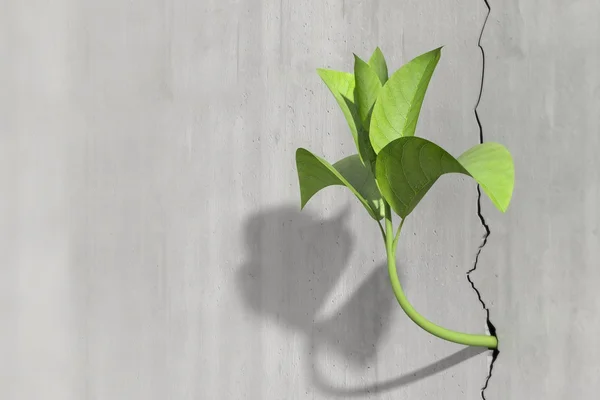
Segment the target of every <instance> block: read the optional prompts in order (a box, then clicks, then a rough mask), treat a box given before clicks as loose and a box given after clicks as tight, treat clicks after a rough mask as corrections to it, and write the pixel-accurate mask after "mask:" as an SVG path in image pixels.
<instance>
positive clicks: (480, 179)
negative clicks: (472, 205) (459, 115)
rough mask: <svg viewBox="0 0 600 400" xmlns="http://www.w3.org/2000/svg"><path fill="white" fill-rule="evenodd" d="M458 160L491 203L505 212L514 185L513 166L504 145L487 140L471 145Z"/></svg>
mask: <svg viewBox="0 0 600 400" xmlns="http://www.w3.org/2000/svg"><path fill="white" fill-rule="evenodd" d="M458 162H459V163H461V164H462V166H463V167H464V168H465V169H466V170H467V172H469V174H470V175H471V176H472V177H473V178H474V179H475V180H476V181H477V183H479V185H480V186H481V189H483V191H484V192H485V194H487V195H488V197H489V198H490V200H492V203H494V205H495V206H496V208H498V209H499V210H500V211H502V212H506V210H507V209H508V205H509V204H510V200H511V198H512V193H513V188H514V185H515V167H514V164H513V159H512V156H511V155H510V152H509V151H508V150H507V149H506V147H504V146H502V145H501V144H498V143H493V142H487V143H482V144H478V145H476V146H473V147H471V148H470V149H469V150H467V151H465V152H464V153H463V154H461V155H460V157H458Z"/></svg>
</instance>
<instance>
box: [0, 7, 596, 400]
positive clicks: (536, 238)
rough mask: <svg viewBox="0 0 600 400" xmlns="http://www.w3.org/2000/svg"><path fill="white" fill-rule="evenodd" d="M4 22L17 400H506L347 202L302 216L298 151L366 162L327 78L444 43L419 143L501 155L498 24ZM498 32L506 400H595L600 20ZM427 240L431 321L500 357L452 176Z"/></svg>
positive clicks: (414, 224) (475, 239) (413, 15)
mask: <svg viewBox="0 0 600 400" xmlns="http://www.w3.org/2000/svg"><path fill="white" fill-rule="evenodd" d="M522 3H525V2H522ZM5 4H6V7H3V12H2V13H0V29H1V34H0V84H1V86H2V88H3V89H2V91H1V92H0V129H1V135H0V140H1V141H2V142H1V146H0V152H1V155H0V171H1V172H0V174H1V177H2V178H1V179H2V183H1V187H2V188H3V195H2V196H0V208H1V214H0V215H1V220H0V232H1V235H2V240H1V241H0V246H1V247H0V257H1V258H0V261H1V263H2V268H1V269H0V296H1V297H0V299H1V301H0V320H1V321H2V329H0V356H1V359H2V362H1V363H0V398H2V399H11V400H12V399H16V400H29V399H36V400H37V399H40V398H44V399H48V400H55V399H56V400H58V399H60V400H70V399H90V400H91V399H111V400H112V399H115V400H118V399H127V400H137V399H140V400H141V399H144V400H146V399H161V400H162V399H269V400H270V399H309V398H310V399H330V398H343V399H347V398H364V399H392V398H393V399H440V398H444V399H467V400H469V399H480V398H481V393H480V389H481V387H482V386H483V385H484V383H485V381H486V377H487V373H488V362H489V359H490V354H489V352H481V351H478V350H473V349H468V348H467V349H465V348H463V347H461V346H458V345H453V344H450V343H446V342H444V341H441V340H439V339H436V338H434V337H432V336H430V335H428V334H426V333H425V332H423V331H421V330H420V328H418V327H417V326H415V325H414V324H413V323H412V322H410V321H409V320H408V318H407V317H406V316H405V315H404V314H403V312H402V311H401V309H400V308H399V306H398V305H397V304H396V303H395V302H394V299H393V296H392V293H391V288H390V287H389V284H388V282H387V279H386V278H387V277H386V271H385V270H384V269H383V263H384V247H383V244H382V243H381V238H380V235H379V232H378V228H377V226H376V225H375V224H374V223H373V221H372V220H370V218H369V217H368V215H367V214H366V212H365V211H364V209H362V207H361V206H360V204H359V203H358V202H357V201H356V200H355V199H353V198H352V196H351V194H350V193H348V192H347V191H345V190H344V189H343V188H328V189H327V190H326V191H324V192H322V193H320V194H319V195H318V196H317V197H315V198H314V199H313V200H312V201H311V202H310V204H309V206H308V207H307V208H306V209H305V210H304V211H302V212H300V211H299V192H298V183H297V175H296V169H295V162H294V152H295V150H296V148H298V147H306V148H309V149H311V150H313V151H314V152H315V153H317V154H320V155H322V156H325V157H326V158H327V159H329V160H331V161H335V160H337V159H339V158H342V157H343V156H346V155H349V154H352V153H354V152H355V150H354V146H353V143H352V140H351V136H350V133H349V132H348V129H347V127H346V126H345V122H344V120H343V117H342V114H341V112H340V111H339V110H338V109H337V105H336V104H335V102H334V100H333V98H332V96H331V95H330V93H329V92H328V91H327V88H326V87H325V85H324V84H323V83H322V82H321V81H320V80H319V78H318V76H317V74H316V72H315V69H316V68H318V67H330V68H334V69H343V70H348V71H350V70H351V68H352V52H355V53H357V54H358V55H361V56H363V57H364V58H366V57H368V56H369V55H370V53H371V52H372V50H373V49H374V48H375V46H377V45H379V46H381V48H382V50H383V51H384V53H385V54H386V56H387V58H388V63H389V65H390V68H391V69H392V70H395V69H396V68H398V67H399V66H400V65H401V64H402V63H404V62H407V61H408V60H410V59H411V58H412V57H414V56H417V55H419V54H421V53H423V52H425V51H428V50H431V49H433V48H435V47H437V46H440V45H445V47H444V50H443V55H442V59H441V61H440V64H439V66H438V69H437V71H436V73H435V75H434V78H433V80H432V83H431V86H430V90H429V93H428V95H427V97H426V99H425V104H424V108H423V111H422V113H421V121H420V123H419V127H418V132H417V134H418V135H420V136H423V137H426V138H428V139H431V140H434V141H436V142H438V143H440V144H441V145H443V146H444V147H446V148H448V149H449V150H450V152H451V153H453V154H460V152H462V151H463V150H465V149H466V148H468V147H470V146H472V145H474V144H476V143H478V142H479V133H480V132H479V129H478V126H477V123H476V120H475V115H474V112H473V111H474V110H473V108H474V106H475V104H476V102H477V99H478V96H479V90H480V85H481V72H482V54H481V52H480V49H479V47H478V38H479V34H480V32H481V28H482V26H483V23H484V19H485V16H486V13H487V8H486V6H485V3H484V2H483V1H482V0H466V1H461V2H459V3H456V2H440V1H421V2H408V1H402V2H397V1H392V0H380V1H370V2H365V1H359V0H346V1H333V0H329V1H322V0H310V1H303V2H295V1H290V0H283V1H279V0H238V1H225V0H210V1H207V0H201V1H193V0H178V1H174V0H162V1H160V0H159V1H154V2H148V1H141V0H134V1H128V2H123V1H118V0H105V1H79V2H77V1H73V0H58V1H54V2H52V3H51V4H50V3H46V2H40V1H18V0H8V1H7V2H5ZM492 7H493V12H492V16H491V17H490V20H489V21H488V24H487V28H486V32H485V35H484V41H483V45H484V48H486V56H487V61H486V75H485V85H486V86H485V90H484V98H483V101H482V104H481V106H480V114H481V116H482V122H483V125H484V137H485V139H486V140H492V139H497V140H499V141H501V142H503V143H506V144H507V145H508V147H509V148H510V149H511V151H512V152H513V153H514V155H515V161H516V165H517V177H518V178H517V188H516V192H515V198H514V204H513V206H512V208H511V209H510V211H509V213H508V214H507V215H497V214H495V213H494V211H493V210H491V208H490V207H489V203H486V201H485V199H484V200H483V201H482V204H483V212H484V216H485V218H486V221H487V222H488V224H489V225H490V227H491V230H492V235H491V236H490V240H489V242H488V244H487V245H486V246H485V247H484V249H483V251H482V253H481V258H480V262H479V268H478V270H477V271H476V272H475V273H474V274H473V277H474V280H475V284H476V285H477V286H478V288H479V290H480V292H481V294H482V296H483V299H484V301H487V302H488V304H489V305H490V307H491V317H492V322H494V324H495V326H496V328H497V329H498V331H499V333H500V340H501V346H502V347H501V350H502V351H501V354H500V357H499V358H498V361H497V362H496V364H495V368H494V376H493V377H492V380H491V381H490V385H489V387H488V391H487V392H486V393H487V397H488V399H521V398H522V399H532V398H534V399H536V398H548V399H549V398H556V399H563V398H565V397H570V398H577V399H579V398H591V397H590V396H592V395H591V393H595V392H594V391H593V385H597V384H598V383H597V381H592V379H593V378H594V377H596V376H598V365H599V363H598V361H597V360H598V349H596V348H594V347H593V343H594V338H595V337H596V336H597V335H595V333H594V331H595V330H597V327H598V324H597V319H594V318H595V315H594V314H597V312H598V310H599V309H600V304H599V303H598V300H597V297H593V294H594V290H593V289H594V285H595V283H596V282H597V281H598V278H599V274H600V272H598V269H597V268H596V269H595V264H597V260H598V258H599V257H598V256H599V253H598V250H597V249H596V248H595V245H597V244H598V237H597V234H598V233H597V229H598V217H597V213H596V212H595V206H596V205H597V200H598V198H597V188H598V185H597V182H598V172H597V170H598V168H590V167H591V166H594V165H596V166H597V165H598V164H597V163H598V161H597V160H596V159H595V158H594V154H593V152H594V150H595V149H597V146H598V137H597V136H598V135H596V134H595V133H596V132H597V131H598V123H597V122H596V120H595V119H594V118H596V116H597V115H598V111H599V110H598V105H599V102H598V72H597V71H598V60H599V58H598V54H597V51H598V50H597V37H598V28H597V25H595V24H594V23H593V22H594V21H593V18H594V17H593V15H598V7H597V6H596V5H594V4H593V1H591V0H590V1H580V2H573V4H570V5H563V4H562V3H561V2H559V1H558V0H555V1H551V2H546V3H544V4H543V5H540V4H537V5H536V6H533V5H525V4H520V2H516V1H507V2H505V3H504V4H498V5H495V4H492ZM591 7H594V11H595V13H594V12H592V10H591V9H588V8H591ZM548 18H550V19H548ZM563 45H564V46H566V47H564V46H563ZM488 68H489V70H487V69H488ZM586 168H587V169H586ZM571 204H573V206H571ZM404 232H405V233H404V237H403V238H402V240H401V245H400V247H399V254H398V259H399V267H400V269H401V279H402V281H403V282H404V284H405V286H406V291H407V294H408V296H409V298H410V299H411V301H412V302H413V303H414V305H415V307H416V308H417V309H418V310H419V311H421V312H422V313H423V314H424V315H425V316H427V317H429V318H430V319H432V320H433V321H435V322H438V323H440V324H441V325H444V326H447V327H449V328H453V329H458V330H464V331H468V332H473V333H483V332H485V329H486V313H485V311H484V310H483V308H482V306H481V304H480V303H479V300H478V298H477V293H476V292H475V291H474V290H473V289H472V288H471V285H470V284H469V282H468V281H467V279H466V276H465V274H466V272H467V271H468V270H470V269H471V268H472V267H473V264H474V261H475V255H476V254H477V251H478V247H479V246H480V244H481V240H482V237H483V235H484V233H485V230H484V228H483V226H482V224H481V222H480V219H479V216H478V213H477V191H476V188H475V186H474V184H473V183H472V182H470V181H468V180H466V179H462V178H460V177H454V176H452V177H444V178H443V179H442V180H441V181H440V182H439V183H437V184H436V186H435V187H434V189H433V190H432V191H431V192H430V193H429V194H428V195H427V197H426V198H425V199H424V200H423V202H422V203H421V204H420V205H419V207H418V208H417V210H416V211H415V212H414V213H413V214H412V215H411V217H410V220H409V221H407V223H406V224H405V228H404ZM592 397H593V396H592Z"/></svg>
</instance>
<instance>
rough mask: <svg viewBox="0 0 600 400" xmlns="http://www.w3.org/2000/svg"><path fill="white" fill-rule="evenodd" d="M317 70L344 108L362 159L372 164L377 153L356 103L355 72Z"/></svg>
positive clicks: (343, 110)
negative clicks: (372, 146)
mask: <svg viewBox="0 0 600 400" xmlns="http://www.w3.org/2000/svg"><path fill="white" fill-rule="evenodd" d="M317 72H318V73H319V76H320V77H321V79H322V80H323V82H325V84H326V85H327V87H328V88H329V90H330V91H331V93H332V94H333V96H334V97H335V100H336V101H337V103H338V105H339V106H340V108H341V109H342V113H343V114H344V117H345V118H346V122H347V123H348V126H349V127H350V132H351V133H352V137H353V138H354V144H355V145H356V149H357V151H358V154H359V156H360V159H361V160H362V162H363V164H365V165H367V166H370V165H371V164H372V163H373V162H374V160H375V153H374V152H373V149H372V148H371V144H370V142H369V135H368V133H367V131H366V129H364V127H363V124H362V122H361V119H360V115H359V111H358V107H357V106H356V104H355V99H354V91H355V90H354V88H355V80H354V74H351V73H349V72H340V71H334V70H330V69H322V68H320V69H317Z"/></svg>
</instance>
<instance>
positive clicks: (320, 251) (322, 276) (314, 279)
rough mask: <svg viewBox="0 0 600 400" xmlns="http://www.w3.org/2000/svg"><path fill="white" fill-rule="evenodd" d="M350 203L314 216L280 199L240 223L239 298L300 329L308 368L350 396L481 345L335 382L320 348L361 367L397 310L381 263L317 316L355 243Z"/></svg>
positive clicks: (444, 363)
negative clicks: (322, 365) (372, 380)
mask: <svg viewBox="0 0 600 400" xmlns="http://www.w3.org/2000/svg"><path fill="white" fill-rule="evenodd" d="M347 215H348V208H345V209H344V210H342V211H341V212H340V213H339V214H337V215H336V216H334V217H333V218H330V219H327V220H318V219H317V218H315V217H314V216H312V215H311V214H310V213H308V212H307V211H303V212H300V211H299V210H298V208H297V207H290V206H288V207H280V208H276V209H271V210H268V211H265V212H261V213H258V214H256V215H254V216H251V217H250V218H249V219H248V220H247V221H246V224H245V227H244V235H245V237H244V239H245V243H246V249H247V252H248V257H247V261H246V262H245V263H244V264H243V265H242V266H241V267H240V269H239V270H238V273H237V277H236V278H237V284H238V288H239V290H240V291H241V293H242V298H243V301H244V303H245V304H246V305H247V306H248V307H249V308H250V309H251V310H252V311H253V312H255V313H256V314H258V315H260V316H262V317H264V318H271V319H273V320H275V321H277V323H279V324H281V325H283V326H285V327H286V328H288V329H291V330H294V331H296V332H300V333H302V334H303V336H304V338H305V340H306V342H307V344H308V345H307V348H306V351H307V354H306V357H307V359H308V360H310V362H309V363H308V364H309V368H310V370H309V375H310V376H311V379H312V382H313V384H314V385H315V387H316V388H318V389H319V390H321V391H323V392H326V393H329V394H331V395H335V396H342V397H354V396H361V395H365V394H367V393H378V392H384V391H389V390H393V389H395V388H399V387H402V386H405V385H408V384H410V383H413V382H416V381H418V380H421V379H424V378H427V377H428V376H431V375H433V374H435V373H438V372H440V371H442V370H444V369H447V368H450V367H452V366H453V365H456V364H459V363H460V362H462V361H465V360H467V359H468V358H471V357H474V356H476V355H478V354H481V353H482V352H483V351H485V349H477V348H464V349H463V350H461V351H459V352H457V353H454V354H452V355H450V356H448V357H446V358H444V359H442V360H439V361H437V362H435V363H433V364H430V365H428V366H426V367H423V368H421V369H419V370H416V371H413V372H412V373H410V374H406V375H403V376H400V377H398V378H395V379H391V380H388V381H385V382H380V383H376V384H374V385H371V386H363V387H359V388H338V387H335V386H332V385H330V384H328V383H327V379H326V377H325V376H324V375H323V374H322V373H321V372H320V371H319V370H318V363H317V362H316V355H317V354H318V351H319V350H320V349H323V348H326V349H328V350H333V351H335V352H337V353H338V354H340V355H341V356H343V357H344V359H345V360H346V361H347V362H348V363H352V364H353V365H355V366H357V367H366V366H367V365H369V364H370V363H371V362H373V361H374V359H375V358H376V356H377V349H378V346H379V344H380V342H381V340H382V338H383V336H384V335H385V333H386V332H387V331H388V330H389V327H390V321H389V320H390V316H391V313H392V310H398V309H399V308H397V307H398V306H397V304H396V300H395V298H394V295H393V293H392V291H391V289H390V287H389V281H388V277H387V270H386V268H385V265H384V264H381V265H378V266H376V267H375V268H373V267H369V268H370V269H372V271H371V272H370V273H369V274H368V276H367V278H366V279H364V281H363V282H362V283H361V284H360V286H359V287H358V289H356V290H355V291H354V292H353V293H352V295H351V297H350V298H349V299H348V300H346V301H345V302H344V304H343V305H341V306H336V307H335V309H336V312H335V313H333V315H328V316H325V317H319V313H320V311H321V309H322V308H324V307H325V305H326V303H327V301H330V300H329V298H330V296H331V295H332V292H333V290H334V288H335V286H336V285H337V284H338V281H339V280H340V278H341V276H342V274H343V272H344V270H345V268H346V267H347V265H348V261H349V255H350V253H351V250H352V247H353V245H354V241H355V240H354V238H353V237H352V234H351V232H350V230H349V229H348V228H347V226H346V222H345V221H346V220H347V218H346V216H347Z"/></svg>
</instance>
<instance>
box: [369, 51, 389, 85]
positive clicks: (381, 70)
mask: <svg viewBox="0 0 600 400" xmlns="http://www.w3.org/2000/svg"><path fill="white" fill-rule="evenodd" d="M369 65H370V66H371V68H373V70H374V71H375V73H377V76H378V77H379V80H380V81H381V84H382V85H383V84H385V82H387V80H388V68H387V63H386V62H385V57H384V56H383V53H382V52H381V49H380V48H379V47H377V48H376V49H375V51H374V52H373V55H372V56H371V58H370V59H369Z"/></svg>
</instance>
